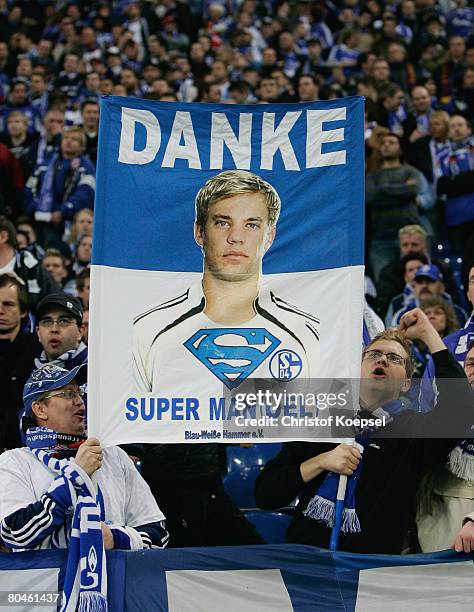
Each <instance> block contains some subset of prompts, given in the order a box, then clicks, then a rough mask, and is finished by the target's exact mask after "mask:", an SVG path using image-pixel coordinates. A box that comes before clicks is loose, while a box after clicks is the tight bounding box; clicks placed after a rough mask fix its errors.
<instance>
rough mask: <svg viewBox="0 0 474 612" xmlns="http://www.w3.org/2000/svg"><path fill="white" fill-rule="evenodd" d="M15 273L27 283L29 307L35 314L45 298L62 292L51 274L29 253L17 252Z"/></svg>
mask: <svg viewBox="0 0 474 612" xmlns="http://www.w3.org/2000/svg"><path fill="white" fill-rule="evenodd" d="M14 271H15V274H17V275H18V276H19V277H20V278H21V279H23V280H24V281H25V283H26V289H27V291H28V305H29V308H30V310H31V311H32V312H33V313H34V312H35V310H36V306H37V305H38V302H40V301H41V300H42V299H43V298H44V297H46V296H47V295H49V294H50V293H57V292H59V291H61V287H60V286H59V285H58V284H57V283H56V282H55V281H54V280H53V277H52V276H51V275H50V273H49V272H48V271H47V270H45V269H44V268H43V266H42V265H41V263H40V262H39V261H38V260H37V259H36V258H35V257H34V256H33V255H32V254H31V253H30V252H29V251H17V253H16V261H15V270H14Z"/></svg>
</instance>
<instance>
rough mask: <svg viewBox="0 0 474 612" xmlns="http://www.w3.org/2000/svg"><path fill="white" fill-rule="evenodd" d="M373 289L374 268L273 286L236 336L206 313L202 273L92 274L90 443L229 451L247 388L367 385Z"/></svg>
mask: <svg viewBox="0 0 474 612" xmlns="http://www.w3.org/2000/svg"><path fill="white" fill-rule="evenodd" d="M363 277H364V269H363V266H348V267H343V268H335V269H330V270H319V271H311V272H297V273H292V274H291V275H290V274H267V275H263V276H262V277H261V279H260V283H259V294H258V298H256V300H255V310H256V314H255V316H254V318H252V319H251V320H250V321H248V322H245V323H244V324H241V325H232V326H230V325H228V326H225V325H222V324H217V323H214V322H213V321H211V320H210V319H209V318H208V317H207V316H206V315H205V314H204V312H203V304H205V299H204V297H203V295H202V288H201V281H202V274H201V273H191V272H187V273H184V272H156V271H149V270H141V271H137V270H126V269H123V268H111V267H107V266H92V277H91V286H92V293H91V311H92V310H93V311H94V313H95V317H94V319H93V320H91V325H90V331H89V338H90V343H89V347H90V348H89V359H90V363H91V364H92V363H96V364H97V363H99V362H100V368H93V367H92V365H91V368H90V369H89V378H88V388H89V414H88V428H89V435H91V436H94V437H97V438H99V439H100V440H101V443H102V444H104V445H109V444H124V443H130V442H156V441H158V440H159V441H160V442H161V443H165V442H168V443H180V442H199V441H206V440H201V439H199V438H196V437H195V436H194V434H196V433H199V434H200V433H201V432H203V431H207V432H211V434H210V435H211V436H212V438H208V440H211V441H215V442H229V441H232V440H229V439H227V438H226V437H225V429H226V426H225V423H224V422H223V421H225V419H222V418H221V417H220V418H218V415H219V414H221V413H222V410H223V411H224V414H225V415H228V412H229V406H228V405H225V404H223V401H224V400H223V398H224V395H227V396H228V395H229V393H230V392H233V391H235V390H236V389H237V388H238V387H239V385H241V384H242V383H243V382H245V381H248V380H251V379H273V380H275V381H279V382H280V383H281V382H282V381H283V382H286V381H288V383H290V382H291V383H295V382H296V383H298V382H299V381H304V380H308V379H315V378H319V379H322V378H331V377H335V376H337V377H340V378H348V379H349V378H352V379H357V378H358V377H359V375H360V351H361V335H362V329H361V325H362V323H361V321H362V308H363V300H362V297H361V296H362V292H363ZM164 288H165V289H166V290H165V289H164ZM99 320H100V321H101V323H100V325H99V324H98V321H99ZM355 323H356V324H355ZM341 347H342V348H341ZM104 350H105V351H106V352H104ZM91 402H93V405H91ZM213 432H214V433H213ZM216 432H217V434H219V436H217V434H216ZM285 439H287V438H286V437H285V435H282V437H281V441H284V440H285ZM250 441H252V440H250ZM254 441H255V440H254ZM260 441H263V440H260ZM272 441H275V439H273V440H272Z"/></svg>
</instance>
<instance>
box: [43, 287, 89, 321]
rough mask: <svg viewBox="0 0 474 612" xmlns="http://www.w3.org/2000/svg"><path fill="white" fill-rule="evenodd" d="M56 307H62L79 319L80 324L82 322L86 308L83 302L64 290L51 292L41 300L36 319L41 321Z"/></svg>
mask: <svg viewBox="0 0 474 612" xmlns="http://www.w3.org/2000/svg"><path fill="white" fill-rule="evenodd" d="M54 308H62V309H63V310H64V311H65V312H68V313H70V314H71V315H72V316H73V317H74V318H75V319H76V320H77V323H78V325H80V324H81V323H82V316H83V314H84V310H83V308H82V304H81V302H80V301H79V300H78V299H77V298H75V297H72V296H70V295H66V294H65V293H63V292H60V293H59V292H58V293H50V294H49V295H47V296H46V297H44V298H43V299H42V300H41V302H40V303H39V304H38V307H37V308H36V320H37V321H39V320H40V319H41V318H42V317H43V316H44V315H45V314H47V313H48V312H50V311H51V310H53V309H54Z"/></svg>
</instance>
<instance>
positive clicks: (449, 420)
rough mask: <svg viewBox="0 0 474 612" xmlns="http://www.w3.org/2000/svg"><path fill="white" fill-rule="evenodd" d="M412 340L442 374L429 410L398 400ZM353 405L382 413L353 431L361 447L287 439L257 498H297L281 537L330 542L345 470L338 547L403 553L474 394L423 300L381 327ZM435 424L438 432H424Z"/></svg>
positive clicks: (406, 382)
mask: <svg viewBox="0 0 474 612" xmlns="http://www.w3.org/2000/svg"><path fill="white" fill-rule="evenodd" d="M416 339H418V340H421V341H422V342H424V343H425V344H426V346H427V347H428V349H429V351H430V353H431V355H432V357H433V362H434V365H435V369H436V376H437V379H438V381H439V387H438V389H439V397H438V404H437V406H436V408H435V409H434V410H433V411H431V412H430V413H427V414H421V413H418V412H414V411H412V410H409V409H407V407H406V406H405V405H404V403H403V402H402V401H401V396H402V394H403V393H406V391H408V389H409V388H410V384H411V380H410V379H411V374H412V364H411V361H410V345H409V343H408V340H416ZM452 378H458V379H460V380H459V381H457V383H458V384H457V387H456V396H455V397H453V394H452V391H453V388H452V386H450V385H449V384H447V379H452ZM449 382H451V383H452V381H449ZM359 403H360V409H359V413H358V414H359V416H361V417H367V418H369V417H372V418H374V417H378V416H385V417H386V419H385V426H384V427H382V428H380V429H378V430H375V431H374V430H372V431H370V432H366V431H362V432H361V431H354V432H353V437H354V438H355V439H356V441H357V442H358V445H357V446H348V445H345V444H338V445H336V444H334V443H328V442H291V443H286V444H284V445H283V448H282V451H281V452H280V453H279V455H277V456H276V457H275V458H274V459H272V460H271V461H270V462H269V463H268V464H267V465H266V466H265V468H264V469H263V471H262V472H261V473H260V475H259V477H258V479H257V482H256V488H255V497H256V500H257V504H258V505H259V506H260V507H262V508H266V509H273V508H281V507H284V506H286V505H288V504H289V503H291V501H292V500H294V499H295V498H296V497H298V499H299V502H298V505H297V506H296V510H295V514H294V516H293V520H292V522H291V524H290V526H289V528H288V531H287V540H288V541H289V542H296V543H301V544H312V545H315V546H320V547H323V548H327V547H328V544H329V538H330V533H331V528H332V526H333V524H334V514H335V511H334V509H335V501H336V493H337V484H338V479H339V475H340V474H343V475H345V476H348V483H347V490H346V496H345V500H344V512H343V518H342V528H341V535H340V539H339V549H340V550H346V551H351V552H359V553H373V554H400V553H401V552H402V548H403V542H404V537H405V534H406V531H407V529H408V526H409V525H410V524H411V523H412V521H413V520H414V499H415V495H416V490H417V487H418V485H419V483H420V481H421V480H422V478H423V476H424V475H425V474H426V473H427V472H429V471H430V470H431V469H433V468H434V467H435V466H437V465H439V464H440V463H442V462H443V461H444V460H445V458H446V457H447V456H448V454H449V453H450V452H451V451H452V450H453V449H454V448H455V447H456V445H457V443H458V441H459V438H461V437H467V434H468V432H469V431H470V427H471V425H472V424H473V423H474V410H473V409H472V404H473V395H472V391H471V389H470V387H469V384H468V383H467V380H466V377H465V375H464V372H463V370H462V368H461V367H460V366H459V364H458V363H457V362H456V360H455V359H454V357H453V356H452V355H451V354H450V353H449V351H448V350H447V348H446V347H445V345H444V344H443V341H442V339H441V338H440V336H439V334H438V333H437V332H436V330H435V329H434V327H433V326H432V325H431V323H430V322H429V320H428V318H427V317H426V315H425V313H424V312H422V311H421V310H420V309H419V308H415V309H414V310H411V311H410V312H407V313H406V314H405V315H403V317H402V319H401V321H400V325H399V329H398V330H395V329H391V330H386V331H384V332H381V333H380V334H378V335H377V336H376V337H375V338H374V339H373V340H372V341H371V342H370V343H369V344H368V346H367V347H366V348H365V350H364V353H363V359H362V366H361V388H360V397H359ZM325 416H326V415H325ZM435 430H436V431H438V432H443V434H444V437H439V438H435V439H433V438H432V436H431V438H428V437H426V435H427V432H431V431H435ZM317 436H318V432H317V431H315V437H317ZM335 437H338V438H341V437H347V435H345V436H340V435H339V436H338V435H337V434H336V436H335Z"/></svg>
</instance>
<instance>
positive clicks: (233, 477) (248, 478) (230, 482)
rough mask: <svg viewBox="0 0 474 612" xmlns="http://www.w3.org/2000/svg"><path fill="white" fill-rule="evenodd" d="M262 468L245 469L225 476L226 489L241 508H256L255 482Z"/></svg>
mask: <svg viewBox="0 0 474 612" xmlns="http://www.w3.org/2000/svg"><path fill="white" fill-rule="evenodd" d="M260 470H261V468H260V467H257V466H253V467H243V468H242V469H241V470H234V471H233V472H230V473H229V474H227V476H225V478H224V489H225V492H226V493H227V495H230V497H231V498H232V499H233V501H234V503H235V504H236V505H237V506H238V507H239V508H256V507H257V504H256V503H255V496H254V494H253V489H254V486H255V480H256V479H257V476H258V474H259V472H260Z"/></svg>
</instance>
